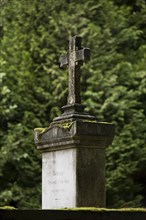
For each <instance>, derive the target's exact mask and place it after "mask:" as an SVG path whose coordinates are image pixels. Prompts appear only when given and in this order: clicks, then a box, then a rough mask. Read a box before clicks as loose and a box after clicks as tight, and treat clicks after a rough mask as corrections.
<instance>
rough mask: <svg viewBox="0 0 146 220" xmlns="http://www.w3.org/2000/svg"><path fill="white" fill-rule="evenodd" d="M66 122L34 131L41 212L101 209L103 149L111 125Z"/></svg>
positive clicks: (109, 139) (108, 141) (109, 138)
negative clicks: (39, 157)
mask: <svg viewBox="0 0 146 220" xmlns="http://www.w3.org/2000/svg"><path fill="white" fill-rule="evenodd" d="M67 118H68V119H67ZM67 118H65V117H64V118H63V120H61V119H60V118H59V120H58V119H57V120H55V121H54V122H52V123H51V125H50V127H49V128H46V129H44V130H37V129H36V130H35V143H36V145H37V148H38V149H39V150H40V151H41V152H42V208H43V209H58V208H65V207H68V208H72V207H105V148H106V147H107V146H108V145H110V144H111V143H112V140H113V137H114V125H113V124H109V123H99V122H97V121H95V120H93V119H92V120H89V119H86V117H83V118H82V119H80V118H78V117H77V118H74V117H71V118H69V117H67Z"/></svg>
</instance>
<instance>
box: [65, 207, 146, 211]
mask: <svg viewBox="0 0 146 220" xmlns="http://www.w3.org/2000/svg"><path fill="white" fill-rule="evenodd" d="M63 210H68V211H94V212H146V208H119V209H112V208H111V209H108V208H96V207H79V208H65V209H63Z"/></svg>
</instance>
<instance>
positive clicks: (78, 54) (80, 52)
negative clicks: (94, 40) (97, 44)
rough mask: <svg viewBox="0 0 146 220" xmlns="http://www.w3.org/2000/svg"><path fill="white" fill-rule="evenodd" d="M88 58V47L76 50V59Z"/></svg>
mask: <svg viewBox="0 0 146 220" xmlns="http://www.w3.org/2000/svg"><path fill="white" fill-rule="evenodd" d="M89 59H90V49H89V48H83V49H81V50H77V51H76V61H86V60H89Z"/></svg>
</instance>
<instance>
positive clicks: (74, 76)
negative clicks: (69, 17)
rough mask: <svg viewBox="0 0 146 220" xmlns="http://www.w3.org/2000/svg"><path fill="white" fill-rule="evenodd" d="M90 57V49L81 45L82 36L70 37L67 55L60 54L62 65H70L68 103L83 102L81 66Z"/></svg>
mask: <svg viewBox="0 0 146 220" xmlns="http://www.w3.org/2000/svg"><path fill="white" fill-rule="evenodd" d="M89 57H90V49H89V48H82V47H81V37H79V36H74V37H70V38H69V49H68V53H67V54H66V55H62V56H60V59H59V61H60V67H65V66H67V65H68V72H69V80H68V89H69V91H68V100H67V105H75V104H80V103H81V96H80V75H81V73H80V66H81V65H82V64H83V61H86V60H88V59H89Z"/></svg>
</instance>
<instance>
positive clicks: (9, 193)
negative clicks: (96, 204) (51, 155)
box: [0, 0, 146, 209]
mask: <svg viewBox="0 0 146 220" xmlns="http://www.w3.org/2000/svg"><path fill="white" fill-rule="evenodd" d="M75 34H78V35H80V36H82V37H83V42H82V45H83V46H85V47H89V48H90V50H91V59H90V61H89V62H88V63H87V64H84V66H83V67H82V76H81V95H82V103H83V104H84V105H86V106H87V107H86V110H87V111H88V112H89V113H90V114H92V115H95V116H96V117H97V119H98V121H106V122H112V123H114V124H115V125H116V136H115V139H114V142H113V144H112V145H111V146H110V147H109V148H108V149H107V164H106V191H107V207H115V208H117V207H118V208H120V207H146V1H145V0H133V1H130V0H74V1H73V0H56V1H55V0H1V1H0V206H5V205H10V206H14V207H16V208H19V209H38V208H41V154H40V152H38V151H37V149H36V146H35V145H34V141H33V129H34V128H36V127H48V126H49V123H50V122H51V121H52V119H53V118H54V117H56V116H58V115H60V114H61V106H63V105H65V104H66V100H67V93H68V91H67V84H68V82H67V78H68V73H67V70H66V71H64V70H61V69H59V65H58V60H59V56H60V55H61V54H63V53H65V52H66V50H67V47H68V38H69V36H71V35H72V36H73V35H75Z"/></svg>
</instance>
